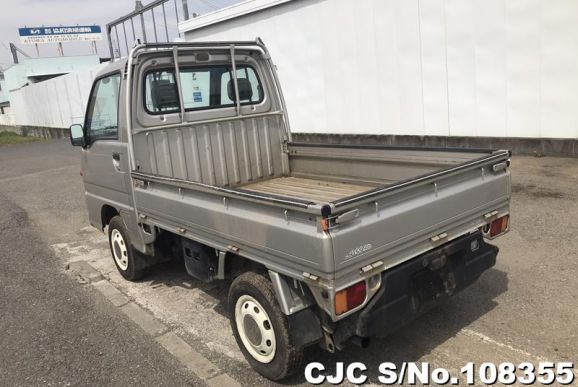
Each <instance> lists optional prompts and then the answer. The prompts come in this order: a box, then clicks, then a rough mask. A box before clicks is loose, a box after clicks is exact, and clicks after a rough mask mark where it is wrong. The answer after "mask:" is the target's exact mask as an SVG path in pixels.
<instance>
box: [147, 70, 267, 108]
mask: <svg viewBox="0 0 578 387" xmlns="http://www.w3.org/2000/svg"><path fill="white" fill-rule="evenodd" d="M232 71H233V70H232V68H231V66H227V65H222V66H210V67H190V68H182V69H180V81H181V88H182V100H183V105H184V108H185V111H191V110H202V109H214V108H221V107H231V106H235V88H234V85H233V76H232V75H233V74H232ZM237 82H238V85H239V102H240V103H241V104H242V105H250V104H258V103H260V102H262V101H263V88H262V86H261V82H260V80H259V77H258V76H257V73H256V71H255V69H253V68H252V67H251V66H245V65H240V66H237ZM144 94H145V95H144V104H145V110H146V111H147V112H148V113H149V114H166V113H176V112H179V111H180V110H181V109H180V102H179V96H178V88H177V83H176V77H175V72H174V69H165V70H153V71H149V72H147V73H146V75H145V87H144Z"/></svg>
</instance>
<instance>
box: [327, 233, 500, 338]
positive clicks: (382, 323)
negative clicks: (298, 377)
mask: <svg viewBox="0 0 578 387" xmlns="http://www.w3.org/2000/svg"><path fill="white" fill-rule="evenodd" d="M497 255H498V248H497V247H495V246H493V245H490V244H488V243H486V242H485V241H484V239H483V237H482V235H481V233H480V232H475V233H473V234H469V235H466V236H463V237H461V238H459V239H456V240H454V241H451V242H448V243H446V244H445V245H442V246H440V247H438V248H436V249H434V250H430V251H428V252H427V253H425V254H422V255H420V256H418V257H416V258H414V259H412V260H410V261H408V262H405V263H403V264H401V265H399V266H396V267H394V268H392V269H390V270H386V271H385V272H383V274H382V276H383V278H382V286H381V289H380V290H379V291H378V293H377V294H376V295H375V296H374V297H373V299H372V300H371V301H370V302H369V304H368V305H367V306H366V307H365V308H364V309H362V310H361V311H360V312H359V313H356V314H354V315H352V316H350V317H349V318H346V319H344V320H342V321H340V322H339V323H338V324H337V326H336V329H335V331H334V341H335V343H336V344H337V345H338V346H340V345H341V344H343V343H345V342H346V341H347V340H348V339H349V338H351V337H352V336H359V337H371V336H385V335H387V334H389V333H391V332H392V331H394V330H396V329H397V328H399V327H401V326H403V325H405V324H407V323H408V322H410V321H412V320H414V319H415V318H416V317H418V316H419V315H420V314H422V313H424V312H425V311H427V310H429V309H431V308H432V307H433V306H435V305H436V304H438V303H439V302H440V301H441V300H443V299H446V298H449V297H451V296H452V295H454V294H455V293H456V292H458V291H460V290H462V289H464V288H466V287H467V286H469V285H470V284H472V283H473V282H474V281H475V280H476V279H477V278H478V277H479V276H480V275H481V274H482V273H483V272H484V271H486V270H487V269H489V268H491V267H492V266H494V265H495V263H496V256H497Z"/></svg>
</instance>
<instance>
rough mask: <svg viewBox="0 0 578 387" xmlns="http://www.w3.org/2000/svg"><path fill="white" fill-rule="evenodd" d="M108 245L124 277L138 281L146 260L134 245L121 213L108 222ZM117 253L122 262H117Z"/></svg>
mask: <svg viewBox="0 0 578 387" xmlns="http://www.w3.org/2000/svg"><path fill="white" fill-rule="evenodd" d="M115 230H116V231H115ZM117 232H118V233H119V234H120V236H121V237H122V240H121V239H118V234H117ZM113 239H114V240H113ZM108 245H109V247H110V253H111V256H112V260H113V262H114V265H115V266H116V268H117V269H118V272H119V273H120V275H122V276H123V277H124V279H126V280H129V281H136V280H138V279H140V278H142V276H143V275H144V272H145V270H144V269H145V268H146V262H145V260H144V258H143V257H142V255H141V254H140V253H139V252H138V251H136V250H135V249H134V248H133V247H132V243H131V241H130V236H129V232H128V230H127V228H126V226H125V224H124V221H123V220H122V218H121V217H120V216H119V215H117V216H115V217H113V218H112V219H111V220H110V222H109V223H108ZM115 254H116V256H117V257H119V261H120V259H122V261H121V262H120V263H119V262H117V258H116V257H115ZM120 257H122V258H120Z"/></svg>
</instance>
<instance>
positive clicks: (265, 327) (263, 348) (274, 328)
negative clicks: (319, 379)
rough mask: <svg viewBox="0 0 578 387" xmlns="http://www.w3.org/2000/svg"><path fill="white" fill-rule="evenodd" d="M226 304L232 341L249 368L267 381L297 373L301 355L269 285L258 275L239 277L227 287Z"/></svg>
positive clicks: (249, 274) (267, 280)
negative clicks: (236, 345) (235, 342)
mask: <svg viewBox="0 0 578 387" xmlns="http://www.w3.org/2000/svg"><path fill="white" fill-rule="evenodd" d="M228 302H229V318H230V320H231V327H232V328H233V334H234V335H235V340H236V341H237V344H238V345H239V347H240V348H241V352H243V355H244V356H245V358H246V359H247V361H248V362H249V364H251V366H252V367H253V368H254V369H255V370H256V371H257V372H259V373H260V374H261V375H263V376H265V377H266V378H268V379H271V380H280V379H283V378H285V377H286V376H288V375H290V374H292V373H294V372H295V371H297V369H298V368H299V366H300V364H301V359H302V355H303V352H302V350H301V349H299V348H296V347H295V346H294V345H293V339H292V336H291V332H290V331H289V324H288V321H287V316H285V315H284V314H283V312H282V311H281V308H280V307H279V304H278V303H277V298H276V296H275V290H274V289H273V284H272V283H271V281H270V280H269V279H268V278H267V277H266V276H265V275H263V274H260V273H255V272H247V273H243V274H241V275H240V276H239V277H237V278H236V279H235V280H234V281H233V283H232V284H231V288H230V289H229V299H228Z"/></svg>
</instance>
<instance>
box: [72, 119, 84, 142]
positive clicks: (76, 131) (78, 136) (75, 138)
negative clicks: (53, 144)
mask: <svg viewBox="0 0 578 387" xmlns="http://www.w3.org/2000/svg"><path fill="white" fill-rule="evenodd" d="M70 143H71V144H72V146H82V147H84V146H86V139H85V137H84V130H83V129H82V125H80V124H73V125H70Z"/></svg>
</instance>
